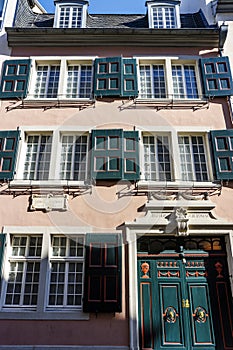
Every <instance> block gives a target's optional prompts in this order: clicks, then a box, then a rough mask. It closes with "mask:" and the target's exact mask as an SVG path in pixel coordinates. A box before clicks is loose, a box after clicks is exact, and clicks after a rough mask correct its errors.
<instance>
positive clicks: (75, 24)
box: [54, 0, 88, 28]
mask: <svg viewBox="0 0 233 350" xmlns="http://www.w3.org/2000/svg"><path fill="white" fill-rule="evenodd" d="M55 5H56V12H55V20H54V27H56V28H84V27H85V26H86V17H87V7H88V1H82V0H78V1H77V0H73V1H67V0H55Z"/></svg>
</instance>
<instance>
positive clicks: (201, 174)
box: [178, 135, 209, 181]
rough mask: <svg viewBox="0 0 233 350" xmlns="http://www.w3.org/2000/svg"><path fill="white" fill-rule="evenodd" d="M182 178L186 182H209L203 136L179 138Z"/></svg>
mask: <svg viewBox="0 0 233 350" xmlns="http://www.w3.org/2000/svg"><path fill="white" fill-rule="evenodd" d="M178 144H179V152H180V166H181V178H182V180H184V181H208V178H209V176H208V168H207V160H206V151H205V142H204V138H203V136H195V135H193V136H192V135H179V136H178Z"/></svg>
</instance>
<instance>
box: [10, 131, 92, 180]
mask: <svg viewBox="0 0 233 350" xmlns="http://www.w3.org/2000/svg"><path fill="white" fill-rule="evenodd" d="M23 135H24V137H23V140H24V142H23V144H22V152H21V159H20V161H19V167H18V172H17V178H16V177H15V180H16V181H17V180H30V181H33V180H35V181H36V180H40V181H49V180H53V181H58V180H66V181H80V182H83V181H85V180H87V176H88V170H89V169H88V153H89V135H88V133H87V132H84V133H83V132H82V133H81V132H76V133H75V132H72V131H70V132H62V131H60V130H50V131H46V132H39V131H37V132H31V131H26V132H25V133H23Z"/></svg>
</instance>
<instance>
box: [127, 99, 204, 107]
mask: <svg viewBox="0 0 233 350" xmlns="http://www.w3.org/2000/svg"><path fill="white" fill-rule="evenodd" d="M134 104H135V106H136V107H137V106H138V107H140V106H147V107H151V108H154V109H156V110H160V109H172V108H191V109H193V110H196V109H200V108H202V107H204V106H205V107H206V108H209V100H208V99H207V98H197V99H191V98H190V99H188V98H187V99H175V98H140V97H139V98H136V99H135V100H134Z"/></svg>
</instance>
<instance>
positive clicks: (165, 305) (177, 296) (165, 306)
mask: <svg viewBox="0 0 233 350" xmlns="http://www.w3.org/2000/svg"><path fill="white" fill-rule="evenodd" d="M159 294H160V299H161V300H160V305H161V312H160V315H162V320H161V321H162V322H161V324H162V345H165V346H166V345H173V346H174V345H176V346H178V345H179V346H182V345H183V343H184V340H183V332H182V314H181V310H180V305H179V301H180V300H181V288H180V284H178V283H176V284H173V285H170V284H163V283H161V284H160V285H159Z"/></svg>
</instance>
